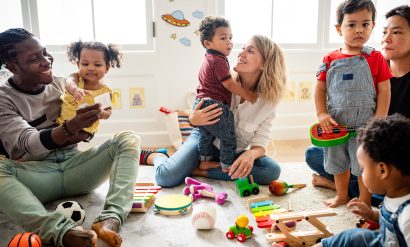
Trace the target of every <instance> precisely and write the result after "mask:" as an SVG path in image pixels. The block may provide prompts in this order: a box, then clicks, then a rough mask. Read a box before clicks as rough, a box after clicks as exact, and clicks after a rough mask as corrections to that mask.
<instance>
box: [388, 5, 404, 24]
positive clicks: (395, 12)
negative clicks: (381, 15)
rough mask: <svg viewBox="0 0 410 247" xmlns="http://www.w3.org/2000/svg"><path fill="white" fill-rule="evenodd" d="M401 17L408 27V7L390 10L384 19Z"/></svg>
mask: <svg viewBox="0 0 410 247" xmlns="http://www.w3.org/2000/svg"><path fill="white" fill-rule="evenodd" d="M395 15H398V16H401V17H403V18H404V19H406V21H407V24H408V25H409V26H410V6H409V5H402V6H399V7H396V8H394V9H392V10H390V11H389V12H387V14H386V15H385V16H386V19H388V18H390V17H392V16H395Z"/></svg>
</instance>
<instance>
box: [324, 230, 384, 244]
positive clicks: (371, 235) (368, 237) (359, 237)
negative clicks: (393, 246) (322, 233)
mask: <svg viewBox="0 0 410 247" xmlns="http://www.w3.org/2000/svg"><path fill="white" fill-rule="evenodd" d="M322 245H323V247H333V246H338V247H344V246H345V247H382V244H381V242H380V234H379V233H378V232H374V231H371V230H368V229H360V228H356V229H350V230H347V231H343V232H341V233H339V234H337V235H335V236H332V237H329V238H325V239H323V240H322Z"/></svg>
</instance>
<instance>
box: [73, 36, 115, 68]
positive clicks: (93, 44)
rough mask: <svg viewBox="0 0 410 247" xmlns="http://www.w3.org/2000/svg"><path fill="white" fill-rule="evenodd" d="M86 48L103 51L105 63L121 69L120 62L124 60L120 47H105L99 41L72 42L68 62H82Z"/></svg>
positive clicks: (109, 45) (111, 45) (113, 45)
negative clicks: (83, 50) (81, 58)
mask: <svg viewBox="0 0 410 247" xmlns="http://www.w3.org/2000/svg"><path fill="white" fill-rule="evenodd" d="M84 48H86V49H92V50H98V51H102V52H103V53H104V59H105V62H106V63H107V64H109V65H110V67H112V68H115V67H116V68H120V66H121V63H120V61H121V58H122V53H121V51H120V49H119V47H118V46H117V45H115V44H108V45H105V44H103V43H101V42H98V41H87V42H84V41H81V40H79V41H76V42H72V43H71V44H70V45H69V46H68V47H67V56H68V60H69V61H70V62H72V63H78V62H79V61H80V55H81V51H82V49H84Z"/></svg>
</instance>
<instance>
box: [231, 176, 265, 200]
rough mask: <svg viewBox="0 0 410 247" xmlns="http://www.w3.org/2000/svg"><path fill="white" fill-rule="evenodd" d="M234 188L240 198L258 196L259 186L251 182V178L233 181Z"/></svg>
mask: <svg viewBox="0 0 410 247" xmlns="http://www.w3.org/2000/svg"><path fill="white" fill-rule="evenodd" d="M235 186H236V189H237V191H238V193H239V196H240V197H244V196H250V195H251V193H252V194H254V195H257V194H259V185H258V184H257V183H255V182H254V181H253V176H252V175H249V176H248V177H246V178H239V179H237V180H235Z"/></svg>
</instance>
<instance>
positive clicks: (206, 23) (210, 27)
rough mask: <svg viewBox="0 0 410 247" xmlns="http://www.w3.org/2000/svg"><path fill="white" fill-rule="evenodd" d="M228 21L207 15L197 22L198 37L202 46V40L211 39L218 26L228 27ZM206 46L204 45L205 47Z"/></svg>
mask: <svg viewBox="0 0 410 247" xmlns="http://www.w3.org/2000/svg"><path fill="white" fill-rule="evenodd" d="M229 26H230V25H229V21H228V20H226V19H224V18H222V17H217V16H207V17H205V18H204V19H203V20H202V21H201V23H199V29H198V31H199V38H200V40H201V44H202V46H203V47H205V45H204V41H205V40H208V41H211V40H212V38H213V37H214V35H215V29H217V28H218V27H229ZM205 48H206V47H205Z"/></svg>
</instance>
